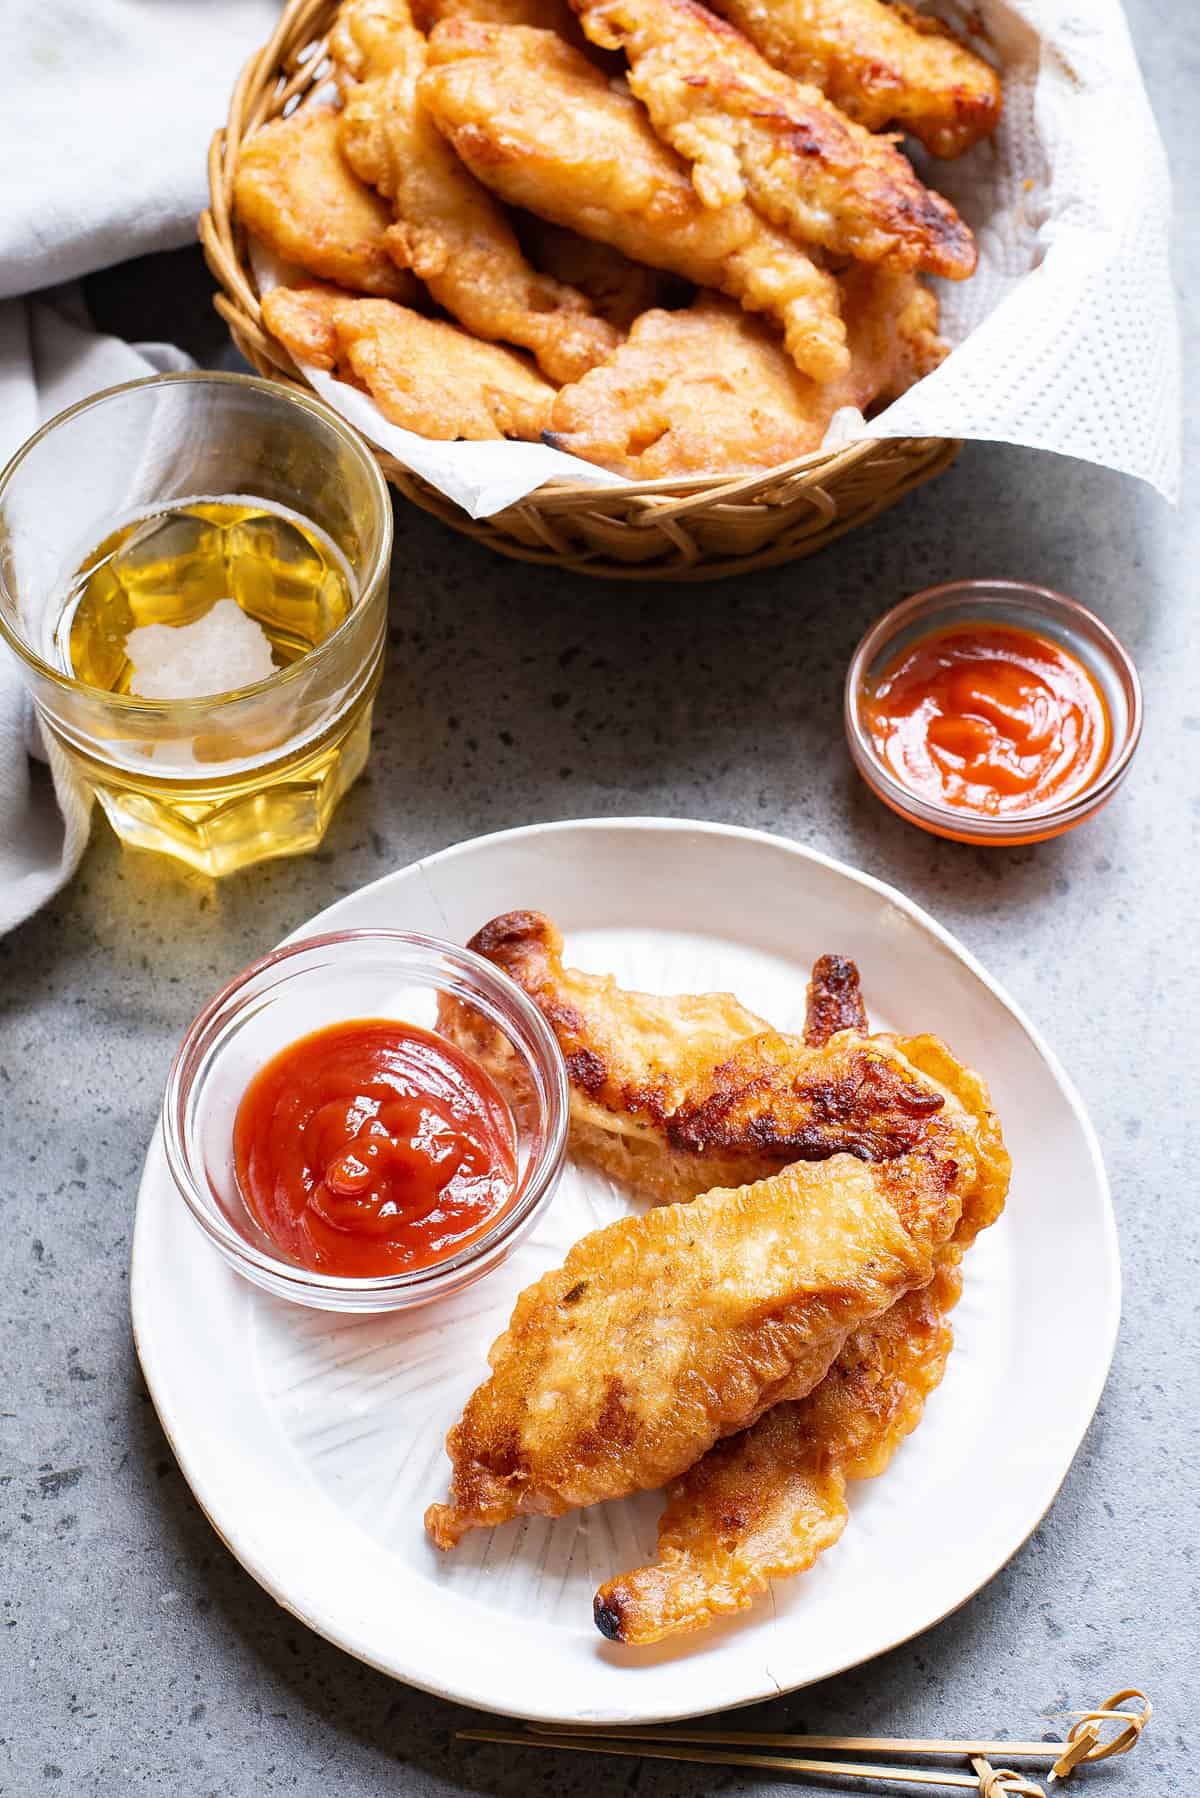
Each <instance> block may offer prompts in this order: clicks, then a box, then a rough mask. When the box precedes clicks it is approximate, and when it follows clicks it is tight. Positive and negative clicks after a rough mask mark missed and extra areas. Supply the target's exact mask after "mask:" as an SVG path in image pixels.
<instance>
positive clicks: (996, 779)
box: [865, 624, 1111, 818]
mask: <svg viewBox="0 0 1200 1798" xmlns="http://www.w3.org/2000/svg"><path fill="white" fill-rule="evenodd" d="M865 714H866V722H867V727H868V729H869V730H870V733H871V736H872V739H873V741H874V744H875V747H876V749H877V751H878V753H879V755H880V756H881V757H882V759H883V761H884V762H885V763H886V764H887V766H888V768H889V769H890V770H891V772H892V774H893V775H894V776H895V778H896V779H897V780H898V781H900V783H901V784H902V785H903V786H905V787H907V788H908V789H909V791H910V792H912V793H916V794H918V795H919V796H920V797H921V798H922V799H927V800H932V801H934V802H935V803H938V804H941V805H948V806H956V807H958V808H959V809H960V810H962V811H968V812H977V813H982V814H984V815H986V816H989V817H1000V818H1007V817H1013V816H1017V815H1020V814H1022V813H1032V812H1038V811H1043V810H1045V809H1046V808H1047V807H1048V806H1050V805H1051V804H1053V803H1054V802H1055V801H1058V800H1062V799H1066V798H1068V797H1069V796H1070V795H1071V794H1073V793H1077V792H1080V791H1081V790H1082V789H1083V788H1084V787H1086V786H1087V785H1088V784H1089V783H1090V782H1091V781H1092V780H1093V779H1094V778H1095V776H1096V774H1097V773H1098V771H1099V769H1100V767H1101V765H1102V764H1103V762H1104V759H1105V755H1106V753H1107V750H1108V745H1109V738H1110V735H1111V725H1110V722H1109V717H1108V709H1107V707H1106V705H1105V702H1104V697H1103V695H1102V694H1101V692H1100V689H1099V687H1097V685H1096V683H1095V681H1094V680H1093V679H1092V676H1091V675H1090V674H1089V673H1088V671H1087V669H1086V668H1085V667H1084V666H1083V663H1082V662H1080V661H1078V660H1077V659H1076V658H1075V657H1074V656H1073V655H1071V654H1070V653H1069V652H1068V651H1067V650H1065V649H1063V648H1062V646H1061V645H1060V644H1058V643H1055V642H1054V641H1053V640H1052V639H1051V638H1049V637H1043V636H1040V635H1038V634H1037V633H1036V632H1034V631H1028V630H1022V629H1020V628H1019V627H1017V626H1015V625H1007V624H960V625H951V626H949V627H948V628H946V629H944V630H938V631H932V632H931V633H930V634H929V636H927V637H923V638H921V639H919V640H918V641H917V642H916V643H914V644H912V645H910V647H909V648H907V649H906V650H904V651H903V652H902V653H901V654H900V655H899V656H898V657H897V658H896V660H895V661H894V662H893V663H892V664H891V666H890V667H889V668H888V669H887V670H886V671H885V673H884V674H883V676H882V677H881V679H880V680H879V681H878V682H877V683H876V685H875V688H874V691H873V692H871V693H869V694H868V695H867V697H866V704H865Z"/></svg>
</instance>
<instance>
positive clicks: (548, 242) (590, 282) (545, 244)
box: [515, 212, 691, 372]
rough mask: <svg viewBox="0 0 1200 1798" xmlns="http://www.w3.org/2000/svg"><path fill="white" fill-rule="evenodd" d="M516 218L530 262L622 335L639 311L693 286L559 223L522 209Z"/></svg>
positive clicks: (683, 294) (602, 365)
mask: <svg viewBox="0 0 1200 1798" xmlns="http://www.w3.org/2000/svg"><path fill="white" fill-rule="evenodd" d="M515 222H516V228H517V235H518V236H519V237H520V239H521V243H522V246H523V248H524V250H525V253H526V255H527V256H528V257H529V260H530V261H531V262H532V263H533V265H534V267H535V268H539V269H541V271H542V273H543V274H546V275H553V276H554V279H555V280H556V281H565V282H566V283H567V284H568V286H570V287H577V288H578V289H579V291H580V293H582V294H586V296H587V298H588V299H589V300H590V301H591V304H592V306H593V307H594V308H595V311H596V313H597V314H598V316H599V317H600V318H606V319H607V320H608V322H609V324H610V325H613V326H614V327H615V328H616V329H617V330H618V331H619V332H620V333H621V336H622V337H624V336H625V335H626V334H627V333H628V331H629V330H630V328H631V327H632V325H633V324H634V322H635V320H637V319H639V318H640V317H641V315H642V313H643V312H649V311H650V309H651V308H652V307H654V306H661V305H663V304H664V303H666V302H667V301H669V300H670V299H671V298H672V297H674V296H675V295H676V294H678V297H679V299H681V300H682V299H685V298H687V297H688V295H689V293H690V291H691V290H690V289H689V287H688V286H687V283H686V282H683V281H679V280H677V279H676V278H675V277H674V276H673V275H664V274H663V272H662V270H661V269H656V268H647V267H646V266H645V265H644V263H640V262H630V260H629V258H628V256H622V254H621V252H620V250H614V249H613V247H612V245H611V244H607V243H597V242H596V240H595V239H594V238H591V237H580V236H579V234H578V232H576V231H567V230H564V229H563V227H562V226H561V225H551V224H547V222H546V220H545V219H540V218H538V217H537V216H536V215H535V214H534V213H532V212H526V213H522V214H521V215H520V217H519V218H518V219H517V220H516V221H515ZM611 360H612V358H611V357H610V358H609V362H611ZM596 366H597V368H605V367H607V366H608V363H607V362H599V363H597V364H596ZM589 372H590V371H589Z"/></svg>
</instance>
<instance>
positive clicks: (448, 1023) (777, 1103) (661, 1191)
mask: <svg viewBox="0 0 1200 1798" xmlns="http://www.w3.org/2000/svg"><path fill="white" fill-rule="evenodd" d="M470 947H471V948H473V949H474V950H476V952H477V953H479V954H481V955H483V956H485V957H486V958H487V959H488V960H489V961H492V962H494V963H495V964H496V965H497V966H498V967H500V968H502V969H503V970H504V971H505V973H507V974H508V975H509V976H510V977H511V978H512V979H513V980H515V981H516V983H517V985H518V986H520V987H521V988H522V989H523V990H524V991H525V992H526V993H527V994H528V995H529V997H530V998H531V999H532V1000H533V1001H534V1003H535V1004H536V1005H537V1007H538V1009H539V1010H540V1011H541V1013H542V1015H543V1017H544V1018H545V1019H546V1021H547V1023H548V1024H549V1025H550V1028H551V1029H552V1031H553V1032H554V1034H555V1037H556V1038H557V1040H558V1043H559V1046H560V1048H561V1049H562V1052H563V1056H564V1058H565V1060H566V1064H567V1072H568V1076H569V1079H570V1083H571V1127H572V1146H573V1148H574V1149H575V1151H576V1152H577V1153H580V1154H583V1155H586V1156H587V1157H588V1159H589V1160H592V1161H594V1162H596V1163H598V1164H599V1165H600V1166H601V1167H603V1168H604V1170H605V1171H606V1172H608V1173H612V1174H616V1175H617V1176H618V1177H622V1178H627V1179H630V1180H631V1182H632V1183H633V1184H634V1185H635V1186H637V1187H638V1188H639V1189H641V1190H649V1191H651V1192H652V1193H653V1195H654V1196H655V1197H656V1198H658V1199H660V1200H661V1199H664V1198H665V1199H669V1200H680V1199H686V1198H690V1197H694V1196H695V1195H696V1194H697V1193H700V1192H705V1191H707V1190H708V1188H709V1187H711V1186H713V1185H716V1184H721V1185H726V1184H728V1185H732V1184H741V1183H744V1182H748V1181H752V1180H757V1179H761V1178H764V1177H765V1176H766V1175H768V1174H770V1173H772V1172H774V1171H776V1170H777V1169H779V1168H780V1167H782V1166H785V1165H786V1164H787V1163H788V1162H791V1161H798V1160H807V1161H819V1160H823V1159H825V1158H826V1157H828V1156H830V1155H835V1154H850V1155H854V1156H857V1157H858V1158H859V1159H861V1160H873V1161H882V1160H889V1159H894V1158H897V1157H901V1156H905V1155H909V1154H912V1153H913V1152H914V1151H916V1150H917V1149H918V1148H919V1147H920V1146H921V1145H928V1146H929V1147H931V1148H933V1149H936V1151H937V1152H938V1153H939V1154H941V1155H943V1156H945V1157H946V1158H947V1159H949V1160H952V1161H953V1162H954V1163H955V1165H956V1167H957V1168H958V1169H959V1174H960V1178H961V1181H962V1190H963V1191H964V1193H967V1194H969V1195H974V1194H976V1192H977V1191H978V1193H979V1194H980V1195H985V1194H986V1195H987V1197H986V1201H985V1200H984V1198H983V1197H982V1196H981V1197H980V1200H979V1202H980V1203H985V1202H986V1205H988V1206H990V1205H991V1204H992V1203H993V1202H994V1197H993V1195H994V1193H995V1192H996V1191H997V1190H999V1191H1001V1192H1002V1191H1003V1189H1004V1187H1005V1185H1006V1183H1007V1178H1008V1164H1007V1156H1006V1155H1005V1152H1004V1148H1003V1143H1002V1141H1001V1140H1000V1137H999V1130H998V1126H996V1124H995V1119H994V1116H993V1114H992V1112H991V1109H990V1105H989V1103H988V1099H987V1090H986V1088H985V1087H984V1086H983V1083H982V1082H981V1081H979V1080H978V1078H977V1076H975V1075H973V1074H971V1073H970V1071H969V1070H967V1069H963V1068H961V1067H960V1065H959V1063H958V1062H956V1061H955V1060H954V1058H953V1056H952V1055H951V1054H950V1052H949V1051H948V1050H947V1049H946V1048H945V1047H944V1045H942V1044H940V1043H938V1042H937V1040H936V1039H935V1038H932V1037H930V1038H912V1039H901V1038H896V1037H891V1036H876V1037H866V1036H863V1035H862V1034H861V1029H860V1028H859V1024H858V1023H856V1025H855V1026H854V1027H852V1028H849V1029H843V1030H840V1031H838V1032H836V1033H835V1034H834V1035H833V1036H832V1037H830V1038H829V1040H828V1041H826V1042H825V1043H824V1044H823V1045H820V1046H816V1045H807V1044H806V1043H804V1042H802V1041H800V1040H799V1039H798V1038H795V1037H790V1036H783V1035H781V1034H779V1033H778V1032H777V1031H774V1030H772V1029H771V1028H770V1026H769V1025H767V1024H766V1023H765V1021H764V1020H763V1019H762V1018H759V1017H757V1016H756V1015H755V1014H754V1013H753V1012H750V1011H748V1010H747V1009H746V1008H745V1007H744V1006H743V1005H742V1004H741V1003H740V1002H739V1001H738V1000H737V999H736V998H735V997H734V996H733V995H732V994H730V993H703V994H683V995H678V996H660V995H656V994H647V993H636V992H630V991H627V990H625V989H623V988H621V987H619V986H618V985H617V984H616V982H615V981H614V980H613V978H612V977H611V975H592V974H583V973H580V972H579V971H578V970H576V969H569V968H565V967H564V965H563V960H562V937H561V935H560V933H559V931H558V930H557V929H556V927H555V926H554V924H553V923H552V922H551V920H550V919H549V918H547V917H545V916H544V915H543V914H542V913H540V912H534V911H519V912H508V913H505V914H504V915H503V916H501V917H499V918H494V919H492V921H491V922H490V923H489V924H486V925H485V926H484V927H483V929H482V930H481V931H479V933H478V934H477V935H476V936H475V937H474V938H472V940H471V944H470ZM849 965H850V966H852V964H849ZM830 968H831V964H829V963H824V964H818V969H817V970H816V971H815V980H814V989H813V993H814V996H813V997H810V1006H809V1010H810V1022H812V1021H814V1020H815V1019H816V1017H817V1016H818V1015H820V1016H822V1017H825V1018H828V1017H829V1015H830V1007H831V1006H832V1005H846V1006H847V1007H849V1008H850V1011H849V1012H848V1015H853V1008H852V1001H851V1000H850V999H849V998H848V996H847V988H848V987H849V986H850V985H852V984H853V976H852V975H850V974H849V973H843V974H842V975H841V976H840V977H839V984H840V996H838V995H836V994H833V993H832V992H831V991H829V992H827V988H831V986H832V985H833V984H834V982H833V976H832V974H831V971H830ZM860 1021H861V1020H860ZM441 1027H442V1029H443V1030H445V1031H446V1032H447V1033H448V1034H450V1035H453V1036H454V1037H455V1038H456V1040H458V1041H460V1042H461V1043H463V1045H464V1047H466V1048H468V1049H471V1050H472V1051H473V1052H474V1053H475V1054H477V1055H480V1056H481V1058H482V1059H484V1060H485V1061H486V1062H488V1063H489V1065H491V1066H492V1067H493V1069H495V1068H496V1065H497V1058H498V1057H502V1056H503V1053H504V1050H503V1045H502V1043H500V1042H498V1041H497V1039H496V1037H495V1033H494V1032H493V1031H492V1030H491V1029H490V1026H487V1025H486V1024H485V1023H484V1022H483V1020H481V1019H480V1018H479V1017H478V1014H470V1015H464V1014H463V1012H462V1009H461V1007H455V1006H454V1005H452V1004H447V1005H444V1006H443V1009H442V1014H441ZM972 1203H974V1199H973V1198H972ZM968 1209H971V1205H970V1204H969V1205H968Z"/></svg>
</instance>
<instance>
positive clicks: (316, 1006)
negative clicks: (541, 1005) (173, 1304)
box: [163, 930, 568, 1311]
mask: <svg viewBox="0 0 1200 1798" xmlns="http://www.w3.org/2000/svg"><path fill="white" fill-rule="evenodd" d="M567 1124H568V1089H567V1077H566V1069H565V1066H564V1063H563V1058H562V1053H561V1051H560V1049H559V1047H558V1044H557V1043H556V1041H555V1039H554V1036H553V1034H552V1033H551V1031H550V1029H549V1027H548V1026H547V1024H546V1022H545V1020H544V1019H543V1017H542V1015H541V1013H540V1012H539V1011H538V1010H537V1007H536V1006H535V1005H533V1004H532V1002H531V1001H530V1000H529V999H528V998H527V997H526V995H525V994H524V993H523V992H522V991H521V990H520V988H519V987H517V986H516V985H515V984H514V982H513V981H511V980H510V979H509V978H508V976H507V975H505V974H503V973H501V972H500V970H499V969H498V968H495V967H493V966H492V965H491V964H490V963H489V962H487V961H485V960H483V959H482V957H480V956H478V955H474V954H472V952H471V951H470V950H469V949H460V948H459V947H457V946H456V945H455V944H453V943H449V942H442V941H440V940H439V939H437V938H435V937H428V936H419V935H415V934H412V933H409V932H405V931H399V930H345V931H338V932H336V933H334V934H332V935H327V936H317V937H309V938H307V939H305V940H303V941H300V942H297V943H292V944H289V945H288V946H286V947H285V948H282V949H278V950H276V951H275V952H274V953H273V954H271V955H267V956H264V957H263V959H262V960H261V961H256V962H254V963H253V964H252V965H251V966H250V967H248V968H247V969H245V971H244V972H243V973H241V974H239V975H238V976H237V977H236V978H235V979H234V980H231V981H230V983H229V985H228V986H226V987H225V988H224V989H223V991H221V992H219V993H218V994H217V996H216V998H215V999H213V1000H212V1001H211V1003H210V1004H209V1005H207V1006H206V1007H205V1009H204V1010H203V1011H202V1012H201V1013H200V1015H199V1017H197V1018H196V1020H195V1022H194V1023H193V1024H192V1026H191V1028H190V1029H189V1030H188V1032H187V1035H186V1036H185V1037H184V1039H183V1042H182V1044H181V1045H180V1048H179V1051H178V1054H177V1055H176V1057H175V1060H174V1063H173V1064H172V1067H171V1072H170V1074H169V1076H168V1079H167V1090H166V1094H165V1097H164V1099H163V1136H164V1141H165V1145H166V1153H167V1162H168V1165H169V1167H170V1170H171V1175H172V1178H173V1180H174V1182H175V1185H176V1186H177V1187H178V1189H179V1192H180V1194H181V1196H182V1198H183V1200H184V1203H185V1204H186V1205H187V1207H188V1210H189V1211H190V1212H191V1214H192V1216H193V1218H194V1219H195V1221H196V1222H197V1223H198V1224H199V1226H200V1228H201V1230H202V1231H203V1232H204V1234H205V1235H206V1236H207V1237H208V1239H209V1241H210V1242H211V1243H212V1244H213V1245H214V1246H215V1247H216V1248H217V1249H218V1250H219V1251H220V1253H221V1254H222V1255H224V1257H225V1259H226V1260H227V1261H228V1262H229V1263H230V1264H231V1266H233V1267H234V1268H236V1269H237V1271H238V1272H239V1273H241V1274H243V1275H245V1277H246V1278H247V1279H249V1280H252V1281H253V1282H254V1283H255V1284H256V1285H258V1286H262V1287H264V1288H265V1289H266V1290H267V1291H269V1292H273V1293H275V1294H277V1295H278V1296H279V1297H281V1298H288V1299H293V1300H295V1301H297V1302H298V1303H300V1304H302V1305H313V1306H317V1307H319V1308H322V1309H325V1310H330V1311H392V1310H399V1309H402V1308H404V1307H407V1306H410V1305H420V1304H425V1303H427V1302H428V1301H429V1300H431V1299H434V1298H439V1297H442V1296H444V1295H446V1294H448V1293H452V1292H457V1291H459V1290H460V1289H461V1288H462V1287H464V1286H467V1285H469V1284H471V1283H472V1282H473V1281H475V1280H478V1279H480V1278H481V1277H482V1276H483V1275H484V1274H486V1273H488V1272H490V1271H491V1269H492V1268H494V1267H496V1266H498V1265H499V1264H500V1262H501V1261H503V1260H505V1259H506V1257H507V1256H508V1255H509V1254H510V1253H511V1251H512V1249H513V1248H514V1247H515V1245H516V1244H517V1242H518V1241H519V1240H520V1239H521V1237H522V1236H523V1235H524V1234H525V1232H526V1231H527V1230H528V1229H529V1227H530V1226H531V1225H532V1223H533V1222H534V1219H535V1218H536V1217H537V1215H538V1213H539V1212H540V1210H541V1209H542V1207H543V1206H544V1205H545V1204H547V1203H548V1201H549V1199H550V1196H551V1193H552V1192H553V1189H554V1186H555V1183H556V1182H557V1179H558V1176H559V1173H560V1171H561V1169H562V1165H563V1160H564V1157H565V1153H566V1142H567Z"/></svg>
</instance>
